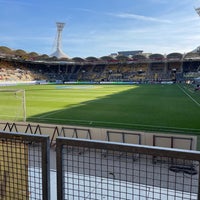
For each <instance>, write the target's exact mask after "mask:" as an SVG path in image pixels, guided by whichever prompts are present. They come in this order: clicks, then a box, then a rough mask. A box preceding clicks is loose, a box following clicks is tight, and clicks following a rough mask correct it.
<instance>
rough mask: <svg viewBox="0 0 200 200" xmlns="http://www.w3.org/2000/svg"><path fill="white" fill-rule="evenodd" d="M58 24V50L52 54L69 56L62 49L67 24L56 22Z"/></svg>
mask: <svg viewBox="0 0 200 200" xmlns="http://www.w3.org/2000/svg"><path fill="white" fill-rule="evenodd" d="M56 26H57V37H56V51H55V52H54V53H53V54H51V56H52V57H53V56H55V57H57V58H68V56H67V55H66V54H65V53H64V52H63V51H62V48H61V46H62V31H63V28H64V26H65V23H63V22H56Z"/></svg>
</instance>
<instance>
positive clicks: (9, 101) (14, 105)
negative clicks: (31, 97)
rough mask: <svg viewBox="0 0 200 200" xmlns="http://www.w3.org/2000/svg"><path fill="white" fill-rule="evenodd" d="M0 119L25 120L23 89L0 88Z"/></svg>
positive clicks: (24, 95)
mask: <svg viewBox="0 0 200 200" xmlns="http://www.w3.org/2000/svg"><path fill="white" fill-rule="evenodd" d="M0 119H2V120H9V121H24V122H25V121H26V94H25V90H24V89H18V90H16V89H0Z"/></svg>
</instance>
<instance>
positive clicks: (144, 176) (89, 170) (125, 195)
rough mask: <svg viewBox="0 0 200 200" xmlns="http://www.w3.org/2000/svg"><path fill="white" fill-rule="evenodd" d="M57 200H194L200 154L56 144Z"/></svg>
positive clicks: (87, 142)
mask: <svg viewBox="0 0 200 200" xmlns="http://www.w3.org/2000/svg"><path fill="white" fill-rule="evenodd" d="M56 154H57V155H56V157H57V194H58V200H63V199H70V200H75V199H77V200H82V199H84V200H85V199H92V200H97V199H106V200H107V199H109V200H112V199H115V200H127V199H130V200H133V199H134V200H146V199H151V200H160V199H162V200H165V199H166V200H172V199H173V200H192V199H200V195H199V191H200V190H199V185H200V184H199V182H200V178H199V161H200V152H197V151H186V150H178V149H170V148H160V147H149V146H143V145H131V144H120V143H114V142H100V141H92V140H84V139H76V138H64V137H58V138H57V139H56Z"/></svg>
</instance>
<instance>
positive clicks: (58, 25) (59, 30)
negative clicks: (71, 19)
mask: <svg viewBox="0 0 200 200" xmlns="http://www.w3.org/2000/svg"><path fill="white" fill-rule="evenodd" d="M56 25H57V33H58V36H57V45H56V49H61V40H62V31H63V28H64V26H65V23H61V22H56Z"/></svg>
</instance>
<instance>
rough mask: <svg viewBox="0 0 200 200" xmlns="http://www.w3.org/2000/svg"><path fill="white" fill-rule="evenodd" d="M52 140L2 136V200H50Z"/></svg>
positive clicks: (0, 164) (13, 135)
mask: <svg viewBox="0 0 200 200" xmlns="http://www.w3.org/2000/svg"><path fill="white" fill-rule="evenodd" d="M49 148H50V145H49V137H48V136H40V135H29V134H18V133H8V132H3V131H1V132H0V199H2V200H8V199H16V200H49V199H50V170H49Z"/></svg>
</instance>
